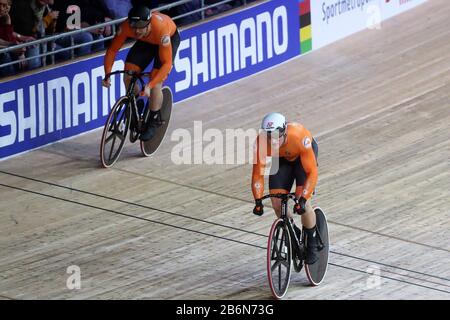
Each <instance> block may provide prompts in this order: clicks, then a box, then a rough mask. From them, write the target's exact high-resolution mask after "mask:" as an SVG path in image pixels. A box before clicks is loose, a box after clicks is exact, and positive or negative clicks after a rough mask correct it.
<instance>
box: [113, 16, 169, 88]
mask: <svg viewBox="0 0 450 320" xmlns="http://www.w3.org/2000/svg"><path fill="white" fill-rule="evenodd" d="M150 24H151V31H150V33H149V34H148V36H146V37H144V38H137V36H136V34H135V32H134V30H133V28H131V26H130V24H129V23H128V20H126V21H124V22H123V23H122V24H121V25H120V28H119V31H118V32H117V35H116V36H115V37H114V39H113V40H112V43H111V45H110V47H109V48H108V50H107V51H106V55H105V74H108V73H110V72H111V70H112V66H113V64H114V59H115V58H116V54H117V52H118V51H119V50H120V48H122V46H123V44H124V43H125V41H126V40H127V39H128V38H133V39H136V40H139V41H143V42H148V43H150V44H154V45H158V46H159V57H160V60H161V62H162V66H161V68H160V69H159V71H158V72H157V73H156V75H155V76H154V77H153V79H152V80H151V82H150V84H149V86H150V88H153V87H154V86H155V85H156V84H157V83H159V82H162V81H163V80H164V79H165V78H166V77H167V75H168V74H169V72H170V70H171V69H172V45H171V43H170V37H171V36H173V35H174V33H175V32H176V30H177V26H176V24H175V23H174V22H173V21H172V19H171V18H170V17H169V16H167V15H165V14H162V13H159V12H153V13H152V17H151V21H150Z"/></svg>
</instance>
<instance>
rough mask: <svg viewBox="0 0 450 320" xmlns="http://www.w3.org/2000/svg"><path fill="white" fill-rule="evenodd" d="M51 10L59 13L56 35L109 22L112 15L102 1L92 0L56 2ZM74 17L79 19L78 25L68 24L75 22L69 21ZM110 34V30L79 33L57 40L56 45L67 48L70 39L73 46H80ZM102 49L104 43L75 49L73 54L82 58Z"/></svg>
mask: <svg viewBox="0 0 450 320" xmlns="http://www.w3.org/2000/svg"><path fill="white" fill-rule="evenodd" d="M53 9H54V10H56V11H59V15H58V18H57V21H56V27H55V31H56V32H57V33H64V32H67V31H73V30H77V29H81V28H85V27H88V26H92V25H95V24H98V23H102V22H105V21H109V20H111V15H112V14H111V13H110V11H109V10H108V8H107V7H106V6H105V5H104V3H103V2H102V1H94V0H57V1H56V2H55V4H54V6H53ZM76 15H79V16H80V17H81V21H80V25H71V24H69V23H68V20H69V21H70V22H71V21H72V20H74V21H76V19H71V17H73V16H76ZM110 34H111V28H99V29H95V30H91V31H90V32H81V33H78V34H76V35H73V36H68V37H64V38H61V39H58V40H57V41H56V45H57V46H58V47H62V48H68V47H70V46H72V43H71V42H72V40H71V38H73V44H74V45H80V44H83V43H89V42H92V41H94V40H99V39H101V38H103V36H104V35H106V36H108V35H110ZM102 49H104V43H103V42H98V43H95V44H88V45H85V46H81V47H79V48H77V49H75V54H76V56H82V55H86V54H89V53H91V52H94V51H99V50H102Z"/></svg>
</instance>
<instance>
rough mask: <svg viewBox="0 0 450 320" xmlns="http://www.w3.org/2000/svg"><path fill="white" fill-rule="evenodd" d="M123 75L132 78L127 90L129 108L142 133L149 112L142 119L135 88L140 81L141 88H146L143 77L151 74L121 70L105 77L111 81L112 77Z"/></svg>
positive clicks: (138, 129)
mask: <svg viewBox="0 0 450 320" xmlns="http://www.w3.org/2000/svg"><path fill="white" fill-rule="evenodd" d="M121 73H123V74H126V75H128V76H131V81H130V84H129V85H128V88H127V90H126V96H127V97H128V100H129V101H130V104H129V108H131V117H132V120H134V121H135V123H137V131H138V132H140V131H141V130H142V122H143V123H145V122H146V120H147V117H148V114H149V111H148V110H145V113H144V115H143V116H142V118H141V116H140V114H139V110H138V108H137V103H136V96H135V94H134V87H135V85H136V83H137V82H138V81H139V84H140V85H141V87H142V88H144V87H145V82H144V80H143V79H142V77H145V76H150V74H151V73H150V72H143V73H137V72H134V71H130V70H120V71H114V72H111V73H108V74H107V75H106V76H105V79H109V78H110V77H111V76H113V75H116V74H121ZM139 120H143V121H142V122H141V121H139Z"/></svg>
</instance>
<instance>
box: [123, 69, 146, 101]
mask: <svg viewBox="0 0 450 320" xmlns="http://www.w3.org/2000/svg"><path fill="white" fill-rule="evenodd" d="M125 70H126V71H134V72H138V73H139V72H142V69H141V68H140V67H139V66H137V65H135V64H133V63H129V62H127V63H125ZM131 79H132V76H129V75H128V74H124V76H123V83H124V84H125V88H128V86H129V85H130V81H131ZM138 94H139V86H138V85H137V84H135V85H134V95H136V96H137V95H138Z"/></svg>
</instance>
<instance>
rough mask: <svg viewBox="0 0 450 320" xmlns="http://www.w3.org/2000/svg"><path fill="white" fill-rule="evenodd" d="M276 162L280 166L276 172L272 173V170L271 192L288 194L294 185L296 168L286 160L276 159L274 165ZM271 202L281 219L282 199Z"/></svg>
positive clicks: (273, 199) (270, 178)
mask: <svg viewBox="0 0 450 320" xmlns="http://www.w3.org/2000/svg"><path fill="white" fill-rule="evenodd" d="M276 160H278V161H279V162H278V163H279V166H278V170H277V171H276V172H272V170H271V172H270V176H269V192H270V193H273V194H276V193H282V194H287V193H289V191H290V190H291V188H292V184H293V183H294V167H293V165H292V163H291V162H290V161H288V160H286V159H284V158H278V159H274V160H273V163H274V161H276ZM272 168H273V167H272ZM271 201H272V207H273V209H274V210H275V214H276V215H277V217H278V218H279V217H280V216H281V199H277V198H271ZM288 215H289V217H291V214H289V213H288Z"/></svg>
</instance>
